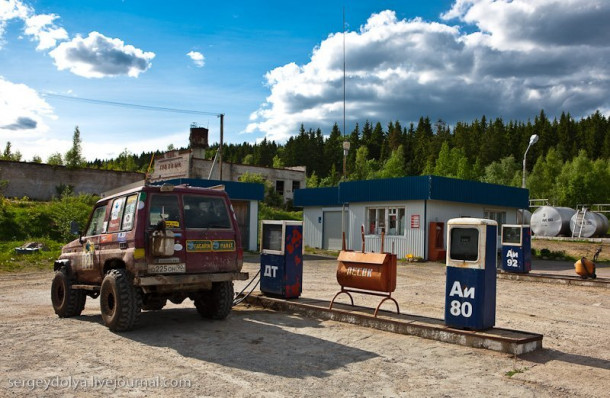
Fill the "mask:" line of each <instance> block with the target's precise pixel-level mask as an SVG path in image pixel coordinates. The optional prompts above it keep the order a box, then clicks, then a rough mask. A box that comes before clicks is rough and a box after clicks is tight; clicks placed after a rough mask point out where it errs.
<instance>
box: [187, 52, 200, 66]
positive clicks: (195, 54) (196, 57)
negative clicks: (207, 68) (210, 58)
mask: <svg viewBox="0 0 610 398" xmlns="http://www.w3.org/2000/svg"><path fill="white" fill-rule="evenodd" d="M186 55H187V57H189V58H190V59H191V60H192V61H193V63H194V64H195V66H197V67H198V68H203V66H204V65H205V57H204V56H203V54H202V53H200V52H199V51H191V52H189V53H188V54H186Z"/></svg>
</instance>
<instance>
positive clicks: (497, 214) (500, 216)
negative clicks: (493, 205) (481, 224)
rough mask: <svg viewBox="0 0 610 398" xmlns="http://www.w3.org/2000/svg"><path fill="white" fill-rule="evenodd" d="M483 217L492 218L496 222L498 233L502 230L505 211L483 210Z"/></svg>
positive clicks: (504, 221)
mask: <svg viewBox="0 0 610 398" xmlns="http://www.w3.org/2000/svg"><path fill="white" fill-rule="evenodd" d="M483 218H486V219H488V220H494V221H495V222H497V223H498V235H500V233H501V231H502V225H503V224H506V212H505V211H493V210H485V211H484V212H483Z"/></svg>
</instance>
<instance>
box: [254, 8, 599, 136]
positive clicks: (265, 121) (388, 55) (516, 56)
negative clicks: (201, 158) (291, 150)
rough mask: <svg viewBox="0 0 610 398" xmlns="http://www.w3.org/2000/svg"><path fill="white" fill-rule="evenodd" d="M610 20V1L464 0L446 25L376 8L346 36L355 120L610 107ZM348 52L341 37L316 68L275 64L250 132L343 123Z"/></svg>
mask: <svg viewBox="0 0 610 398" xmlns="http://www.w3.org/2000/svg"><path fill="white" fill-rule="evenodd" d="M608 19H610V2H604V1H596V0H578V1H576V0H562V1H557V0H554V1H552V0H513V1H511V2H506V1H494V0H457V1H456V2H455V3H454V4H453V6H452V8H451V9H450V10H448V11H447V12H446V13H444V14H442V16H441V22H427V21H423V20H421V19H420V18H414V19H410V20H405V19H403V20H399V19H398V18H397V17H396V14H395V12H393V11H390V10H387V11H383V12H380V13H377V14H373V15H371V17H370V18H369V19H368V20H367V21H366V23H365V24H364V25H362V26H361V27H360V29H359V30H358V31H354V32H348V33H347V34H346V37H345V42H346V63H347V78H346V91H347V93H346V97H347V111H346V113H347V117H348V119H349V120H351V121H352V122H356V121H358V122H363V121H364V120H366V119H368V120H371V121H382V122H386V121H390V120H400V121H402V122H410V121H415V122H416V121H417V120H418V119H419V117H420V116H426V115H428V116H430V117H431V118H433V119H437V118H442V119H443V120H445V121H447V122H449V123H454V122H456V121H459V120H468V121H469V120H472V119H474V118H478V117H481V115H486V116H487V117H502V118H504V119H520V120H523V119H526V118H529V117H532V116H533V115H536V114H537V113H538V112H539V110H540V109H545V111H546V113H547V114H548V115H559V114H560V113H561V112H562V111H566V112H570V113H571V114H572V115H573V116H578V115H584V114H586V113H588V112H591V111H594V110H595V109H601V110H604V109H608V108H609V107H610V95H609V94H610V66H609V65H608V62H607V60H608V59H610V40H609V39H610V27H608V25H607V23H606V22H605V21H607V20H608ZM342 47H343V37H342V34H341V33H337V34H331V35H329V37H328V38H327V39H325V40H324V41H322V42H321V43H320V44H319V45H318V46H317V47H316V48H314V49H313V52H312V56H311V59H310V61H309V62H308V63H307V64H304V65H297V64H295V63H290V64H286V65H283V66H280V67H277V68H275V69H273V70H271V71H269V72H268V73H267V74H266V75H265V80H266V83H267V85H268V87H269V90H270V93H269V95H268V97H267V98H266V101H265V102H264V103H263V104H261V106H260V107H259V109H258V110H256V111H255V112H253V113H252V115H251V117H250V124H249V125H248V126H247V128H246V130H245V132H263V133H264V134H265V136H266V137H267V138H268V139H274V140H277V141H283V140H285V139H286V138H288V137H289V136H290V135H293V134H294V133H295V132H296V131H297V130H298V127H299V125H300V124H301V123H304V124H305V125H306V126H308V125H309V126H312V127H323V128H327V127H330V126H332V124H334V123H335V122H340V121H341V120H342V117H343V103H342V101H343V70H342V68H343V48H342Z"/></svg>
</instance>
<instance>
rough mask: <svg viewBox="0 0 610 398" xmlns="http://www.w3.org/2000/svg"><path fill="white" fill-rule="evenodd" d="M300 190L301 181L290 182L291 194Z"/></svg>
mask: <svg viewBox="0 0 610 398" xmlns="http://www.w3.org/2000/svg"><path fill="white" fill-rule="evenodd" d="M297 189H301V181H292V192H294V191H296V190H297Z"/></svg>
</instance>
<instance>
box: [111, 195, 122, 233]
mask: <svg viewBox="0 0 610 398" xmlns="http://www.w3.org/2000/svg"><path fill="white" fill-rule="evenodd" d="M124 206H125V197H122V198H117V199H115V200H114V202H113V203H112V211H111V212H110V222H109V223H108V232H117V231H118V230H119V229H120V228H121V216H122V214H123V207H124Z"/></svg>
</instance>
